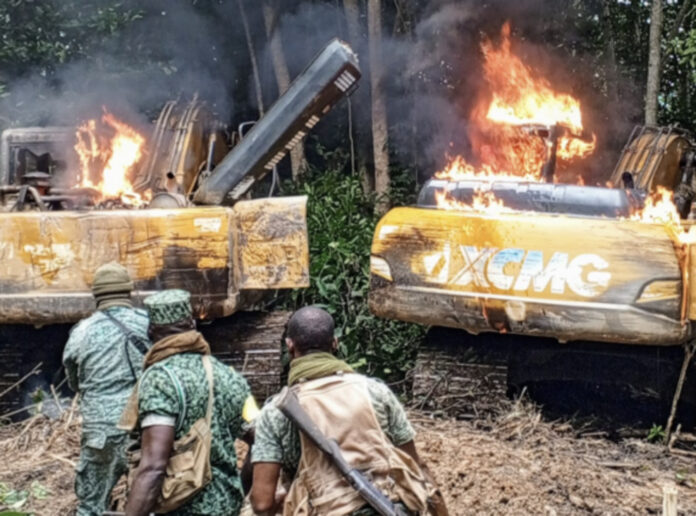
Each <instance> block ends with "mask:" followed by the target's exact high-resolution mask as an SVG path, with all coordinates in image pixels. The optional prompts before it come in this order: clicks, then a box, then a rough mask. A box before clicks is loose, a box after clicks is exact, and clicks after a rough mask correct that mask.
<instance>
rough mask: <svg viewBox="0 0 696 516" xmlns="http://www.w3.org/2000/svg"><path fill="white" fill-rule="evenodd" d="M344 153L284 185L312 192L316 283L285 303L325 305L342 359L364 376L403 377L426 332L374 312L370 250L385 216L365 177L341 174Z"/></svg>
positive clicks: (310, 205)
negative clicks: (366, 190) (362, 179)
mask: <svg viewBox="0 0 696 516" xmlns="http://www.w3.org/2000/svg"><path fill="white" fill-rule="evenodd" d="M337 153H338V154H337ZM341 157H342V155H341V151H336V152H332V153H330V154H329V155H327V159H326V160H325V161H326V162H327V163H330V164H331V165H333V166H332V167H331V168H329V169H328V170H323V171H322V170H318V169H316V168H313V169H310V170H309V171H308V172H307V174H306V175H305V176H304V178H303V180H302V181H301V182H300V183H299V184H292V183H285V184H284V185H283V188H282V194H283V195H290V194H305V195H307V196H308V197H309V201H308V208H307V223H308V230H309V256H310V282H311V285H310V287H309V288H308V289H301V290H295V291H293V292H290V293H287V294H283V298H282V299H281V301H282V303H283V304H284V305H285V306H286V307H287V308H289V309H297V308H300V307H302V306H306V305H319V306H322V307H323V308H325V309H326V310H327V311H328V312H330V313H331V314H332V315H333V317H334V319H335V321H336V332H337V337H338V338H339V342H340V352H341V354H342V356H343V357H344V358H345V359H346V360H348V362H349V363H350V364H351V365H353V366H355V367H357V368H359V369H360V370H361V371H362V372H365V373H366V374H370V375H375V376H379V377H381V378H383V379H385V380H386V381H397V380H400V379H402V378H403V376H404V374H405V373H406V371H408V370H409V369H411V368H412V366H413V361H414V359H415V351H416V347H417V345H418V343H419V342H420V340H421V338H422V336H423V333H424V329H423V328H422V327H420V326H416V325H412V324H406V323H401V322H397V321H387V320H383V319H378V318H376V317H374V316H373V315H372V314H371V313H370V311H369V308H368V303H367V298H368V292H369V280H370V275H369V267H370V247H371V245H372V235H373V233H374V229H375V225H376V224H377V222H378V220H379V217H378V216H376V215H375V213H374V208H375V198H374V196H373V195H366V194H365V193H364V192H363V189H362V187H361V185H360V180H359V178H358V177H356V176H353V175H350V174H345V173H343V172H341V170H342V169H343V167H341V166H340V163H341V159H340V158H341Z"/></svg>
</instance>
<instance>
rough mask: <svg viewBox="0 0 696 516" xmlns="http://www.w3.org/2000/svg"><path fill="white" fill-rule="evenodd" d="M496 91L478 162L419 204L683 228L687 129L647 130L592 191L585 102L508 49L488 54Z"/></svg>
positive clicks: (477, 121)
mask: <svg viewBox="0 0 696 516" xmlns="http://www.w3.org/2000/svg"><path fill="white" fill-rule="evenodd" d="M481 49H482V53H483V57H484V65H483V72H484V78H485V83H486V85H487V88H486V89H485V90H484V91H482V92H480V93H479V95H478V99H477V102H476V105H475V107H474V108H473V110H472V112H471V114H470V119H469V123H470V130H469V139H470V142H471V153H470V154H471V160H467V159H465V158H464V157H463V156H461V155H459V156H456V157H453V158H451V159H450V160H449V161H450V162H449V164H448V166H447V167H446V168H445V169H444V170H442V171H440V172H438V173H436V174H435V176H434V178H433V179H431V180H429V181H427V182H426V184H425V185H424V187H423V189H422V190H421V193H420V195H419V198H418V205H419V206H422V207H433V208H440V209H445V210H459V211H473V212H480V213H489V214H500V213H514V212H520V211H522V212H542V213H555V214H565V215H581V216H599V217H613V218H630V219H633V220H642V221H645V222H658V223H672V224H675V225H680V222H679V221H680V219H684V218H686V217H687V216H688V214H689V212H690V210H691V204H692V202H693V200H694V187H695V186H696V185H695V184H694V169H695V167H696V143H695V142H694V140H693V139H692V137H691V135H690V134H689V133H688V132H686V131H683V130H681V129H679V128H677V127H674V126H670V127H665V128H658V127H637V128H636V129H635V130H634V132H633V133H632V134H631V135H630V137H629V139H628V143H627V144H626V146H625V148H624V149H623V152H622V155H621V158H620V159H619V161H618V163H617V165H616V168H615V169H614V171H613V173H612V174H611V177H608V176H607V177H606V179H605V182H604V183H603V184H597V185H587V184H586V183H585V180H584V176H583V163H584V162H585V160H587V159H589V158H590V157H592V156H593V155H594V152H595V150H596V148H597V137H596V135H595V134H594V133H590V132H588V131H587V130H586V129H585V127H584V125H583V119H582V111H581V105H580V101H579V100H578V99H576V98H574V97H572V96H570V95H568V94H564V93H558V92H556V91H554V89H553V87H552V85H551V84H550V82H549V81H548V80H546V79H545V78H543V77H538V76H536V75H535V73H534V71H533V70H532V69H531V68H530V67H529V66H527V65H526V64H525V63H524V62H522V60H521V59H520V58H519V57H517V56H516V55H515V54H514V53H513V52H512V42H511V26H510V24H509V23H506V24H505V25H504V26H503V28H502V31H501V35H500V44H499V45H498V46H496V45H495V44H494V43H493V42H492V41H490V40H485V41H484V42H483V43H482V46H481Z"/></svg>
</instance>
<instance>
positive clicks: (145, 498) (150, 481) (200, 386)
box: [123, 290, 254, 516]
mask: <svg viewBox="0 0 696 516" xmlns="http://www.w3.org/2000/svg"><path fill="white" fill-rule="evenodd" d="M145 307H146V309H147V311H148V315H149V317H150V329H149V334H150V338H151V340H152V341H153V343H154V344H153V346H152V349H151V350H150V353H148V356H147V357H146V358H145V364H144V366H145V370H144V372H143V376H142V379H141V380H140V383H139V385H138V396H137V399H138V407H137V416H136V418H137V422H139V426H140V431H141V443H142V446H141V460H140V465H139V467H138V470H137V472H136V477H135V480H134V482H133V486H132V488H131V492H130V495H129V497H128V503H127V505H126V514H127V515H128V516H138V515H147V514H148V513H149V512H150V511H152V509H153V508H154V507H155V505H156V502H157V498H158V496H159V493H160V490H161V486H162V482H163V480H164V472H165V470H166V466H167V462H168V460H169V455H170V452H171V450H172V445H173V442H174V440H176V439H180V438H181V437H183V436H184V435H186V434H187V433H188V431H189V430H190V428H191V426H192V425H193V424H194V423H195V422H196V421H197V420H198V419H200V418H203V417H205V413H206V408H207V404H208V382H207V380H206V374H205V370H204V367H203V363H202V360H201V355H202V354H210V348H209V346H208V343H207V342H206V341H205V339H204V338H203V336H202V335H201V334H200V333H199V332H197V331H196V329H195V328H196V326H195V322H194V320H193V316H192V310H191V304H190V295H189V293H188V292H185V291H183V290H165V291H163V292H159V293H157V294H154V295H152V296H150V297H148V298H147V299H145ZM211 362H212V364H213V379H214V382H213V384H214V404H213V415H212V424H211V426H212V447H211V451H210V464H211V469H212V480H211V482H210V483H209V484H208V485H207V486H206V487H205V488H203V490H202V491H200V492H199V493H197V494H196V495H195V496H194V497H193V498H192V499H191V500H190V501H188V502H186V503H185V504H184V505H182V506H180V507H179V508H178V509H176V510H175V511H174V512H170V513H169V514H177V515H193V514H196V515H198V514H201V515H202V514H205V515H211V516H228V515H237V514H238V513H239V510H240V508H241V505H242V499H243V494H242V486H241V481H240V478H239V471H238V469H237V455H236V452H235V447H234V442H235V439H236V438H238V437H241V435H242V432H243V423H244V420H243V417H242V413H243V411H244V410H245V406H248V405H250V404H254V402H253V397H252V396H251V394H250V390H249V386H248V384H247V382H246V380H245V379H244V378H243V377H242V375H240V374H239V373H237V372H236V371H235V370H234V369H232V368H230V367H227V366H226V365H224V364H223V363H221V362H220V361H218V360H216V359H215V358H212V357H211ZM126 419H128V418H127V417H126V414H124V420H123V421H124V422H125V420H126Z"/></svg>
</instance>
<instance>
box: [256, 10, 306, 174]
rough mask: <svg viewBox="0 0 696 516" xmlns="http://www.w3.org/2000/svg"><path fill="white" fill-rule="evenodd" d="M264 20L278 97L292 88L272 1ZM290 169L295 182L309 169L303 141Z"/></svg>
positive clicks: (299, 144) (294, 153)
mask: <svg viewBox="0 0 696 516" xmlns="http://www.w3.org/2000/svg"><path fill="white" fill-rule="evenodd" d="M263 20H264V25H265V26H266V36H267V37H268V41H269V44H270V49H271V60H272V61H273V70H274V72H275V77H276V83H277V84H278V96H280V95H282V94H283V93H285V92H286V91H288V88H289V87H290V72H289V71H288V63H287V61H286V60H285V53H284V52H283V42H282V39H281V36H280V30H279V29H278V27H277V23H276V22H277V20H278V8H277V5H276V4H275V3H274V2H272V1H270V0H266V1H265V2H264V3H263ZM290 167H291V170H292V179H293V180H296V179H297V178H299V177H300V176H301V175H302V173H303V172H304V170H305V169H306V168H307V159H306V158H305V150H304V140H301V141H300V142H299V143H297V145H295V146H294V147H293V148H292V149H291V150H290Z"/></svg>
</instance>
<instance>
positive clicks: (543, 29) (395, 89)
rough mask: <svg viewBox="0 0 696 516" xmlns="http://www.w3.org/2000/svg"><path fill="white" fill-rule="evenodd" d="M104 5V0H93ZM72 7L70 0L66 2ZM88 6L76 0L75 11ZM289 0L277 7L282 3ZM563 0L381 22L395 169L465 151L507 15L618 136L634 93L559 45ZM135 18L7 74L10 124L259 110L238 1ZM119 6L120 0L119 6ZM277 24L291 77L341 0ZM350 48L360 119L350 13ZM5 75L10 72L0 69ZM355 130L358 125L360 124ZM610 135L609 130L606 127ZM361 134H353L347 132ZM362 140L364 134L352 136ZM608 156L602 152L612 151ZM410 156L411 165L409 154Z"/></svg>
mask: <svg viewBox="0 0 696 516" xmlns="http://www.w3.org/2000/svg"><path fill="white" fill-rule="evenodd" d="M101 2H102V3H103V5H109V4H111V2H107V1H106V0H101ZM74 3H75V5H76V6H78V5H79V4H80V2H74ZM98 3H99V2H96V3H95V2H94V1H85V2H84V4H85V9H87V8H94V6H95V4H98ZM290 3H291V4H293V5H292V7H287V5H286V4H290ZM567 3H568V2H566V1H564V0H518V1H509V0H489V1H480V0H459V1H455V0H431V1H421V2H411V5H412V6H413V10H414V13H413V14H414V16H413V18H414V19H415V20H417V21H416V22H415V23H414V25H413V26H412V30H411V31H410V34H394V31H393V30H392V29H393V27H396V26H397V25H398V24H397V23H395V21H396V20H394V19H392V18H390V17H389V16H385V20H384V43H383V50H384V58H383V64H384V74H385V81H386V82H385V89H386V94H387V103H388V108H389V123H390V127H391V142H390V144H391V152H392V154H393V155H394V157H395V158H396V159H397V160H398V161H399V162H401V163H403V164H405V165H406V166H409V165H411V166H413V165H415V166H418V167H420V168H425V169H434V168H436V167H438V166H441V165H442V164H443V162H444V160H445V157H446V155H447V154H454V153H459V152H466V150H467V132H466V131H467V115H468V111H469V110H470V108H471V106H472V102H474V101H475V99H476V94H477V92H478V89H479V88H480V87H481V85H482V77H481V53H480V41H481V38H482V36H484V35H486V36H488V37H493V38H495V37H496V35H497V33H498V31H499V30H500V27H501V25H502V24H503V23H504V21H505V20H508V19H509V20H510V21H511V23H512V26H513V31H514V32H513V34H514V37H515V38H516V41H518V43H517V45H516V50H517V51H518V52H521V53H522V54H523V55H524V57H525V59H527V60H528V62H529V63H530V64H533V65H534V67H535V68H536V69H538V70H539V71H540V72H541V73H543V74H544V75H546V76H547V77H548V78H549V79H550V80H551V82H552V83H553V84H554V86H557V87H558V89H560V90H561V91H565V92H567V93H571V94H574V95H577V96H579V97H580V98H581V100H583V108H584V109H583V111H584V115H585V119H586V120H587V125H589V126H590V128H591V129H594V130H595V131H597V132H598V138H599V141H600V148H601V144H602V141H603V139H604V140H609V139H611V140H614V139H616V140H617V141H621V140H622V139H623V138H625V137H626V136H627V130H628V129H627V120H629V119H630V118H631V117H632V116H634V115H635V112H634V111H635V110H634V106H635V105H639V104H640V101H639V99H629V100H628V101H627V102H624V104H621V105H613V106H611V109H610V110H608V108H607V106H606V101H605V100H604V98H603V97H602V96H601V95H598V94H597V91H596V85H595V84H594V83H595V82H596V81H595V79H596V77H595V74H594V73H593V71H592V69H591V66H592V65H593V63H595V61H593V59H592V56H588V55H576V56H574V57H573V58H572V59H569V57H568V56H569V53H568V51H564V50H558V48H557V47H558V46H559V42H560V43H561V44H565V46H566V47H571V46H572V45H573V42H574V40H576V39H577V38H578V37H579V36H578V35H577V34H576V33H575V30H576V29H575V27H574V26H572V25H571V24H569V23H568V22H565V21H564V20H565V19H566V18H562V17H560V16H559V15H558V11H559V9H558V6H559V4H567ZM131 4H132V5H133V6H135V7H137V8H142V9H143V10H144V11H145V13H144V16H143V17H142V18H141V19H139V20H136V21H134V22H131V23H130V24H129V25H128V27H127V28H126V29H125V30H123V31H122V32H120V33H118V34H117V35H116V36H112V37H108V38H105V39H104V40H103V41H102V42H100V43H99V44H97V45H94V46H93V49H92V50H91V51H90V53H88V55H87V56H86V57H84V58H80V59H74V60H72V61H71V62H69V63H68V64H64V65H61V66H58V67H56V69H55V71H54V72H51V73H49V76H48V80H47V77H46V71H45V70H37V71H36V73H35V74H28V75H26V76H24V77H21V78H14V80H12V81H11V83H10V88H9V90H10V92H11V94H10V95H9V96H8V97H6V98H5V99H4V100H3V102H2V104H0V112H2V113H3V114H5V113H9V114H11V117H10V118H12V119H13V120H14V121H16V123H56V124H73V123H75V122H76V121H79V120H80V119H83V118H87V117H91V116H95V114H96V113H98V112H99V111H100V110H101V106H102V105H107V106H108V107H109V108H110V109H111V110H113V111H114V112H116V113H117V114H119V115H120V116H125V117H126V118H127V119H129V120H131V121H139V122H140V123H141V124H142V123H144V122H145V121H146V120H148V119H152V118H153V117H154V116H155V115H156V113H157V111H158V110H159V108H160V106H161V105H162V104H163V103H164V102H165V101H166V100H167V99H170V98H176V97H182V98H189V97H190V96H191V95H192V94H193V93H194V92H198V94H199V95H200V96H201V97H202V98H204V99H206V100H207V101H208V102H209V103H211V104H212V105H214V107H215V109H216V110H217V112H218V113H219V114H220V116H221V117H222V118H223V119H225V120H229V121H233V122H234V123H235V124H236V123H239V122H241V121H243V120H248V119H249V118H253V117H255V116H256V106H255V104H256V100H255V98H256V96H255V94H254V91H253V82H252V81H251V68H250V64H249V54H248V50H247V47H246V43H245V38H244V32H243V26H242V23H241V21H240V15H239V6H238V2H237V1H235V0H211V1H209V2H201V1H198V2H195V1H191V0H149V1H148V2H147V3H143V5H142V6H141V5H139V4H140V3H139V2H135V1H134V0H131ZM260 4H261V2H248V1H247V2H245V5H246V11H247V16H248V20H249V26H250V30H251V32H252V37H253V42H254V45H255V47H256V55H257V58H258V62H259V67H260V72H261V74H260V75H261V80H262V86H263V96H264V102H265V104H266V106H268V105H269V104H270V103H271V102H272V101H273V100H274V99H275V98H276V97H277V86H276V83H275V78H274V75H273V68H272V65H271V57H270V51H269V49H268V46H267V43H266V41H267V38H266V35H265V28H264V23H263V17H262V12H261V8H260ZM125 5H128V2H126V4H125ZM278 5H280V6H281V7H282V9H283V12H282V14H281V16H280V18H279V20H278V23H277V30H280V33H281V37H282V43H283V50H284V52H285V57H286V59H287V62H288V66H289V69H290V74H291V77H294V76H296V75H297V74H298V73H300V72H301V70H302V69H303V67H304V66H306V65H307V63H308V62H309V61H310V60H311V58H312V56H313V55H315V54H316V53H317V52H318V51H319V50H320V49H321V48H322V47H323V46H324V45H325V44H326V43H328V42H329V41H330V40H331V39H332V38H334V37H342V38H344V39H347V37H348V35H347V28H346V21H345V17H344V12H343V8H342V4H341V2H311V1H306V2H301V1H296V2H285V1H284V2H278ZM361 23H362V27H363V32H362V34H361V40H360V41H357V42H355V41H353V42H351V43H352V44H353V46H354V47H355V50H356V51H357V52H358V54H359V57H360V61H361V66H362V68H363V72H364V79H363V81H362V84H361V86H360V89H359V91H358V92H357V93H356V94H355V95H354V97H353V99H352V110H353V118H354V119H353V125H354V126H355V127H357V129H358V133H360V132H361V131H360V129H361V128H364V127H369V116H370V102H369V84H368V82H367V81H369V77H368V73H367V72H368V63H367V41H366V35H365V32H366V20H365V18H364V17H363V18H362V19H361ZM6 79H7V78H6ZM346 113H347V110H346V109H341V108H339V109H337V110H335V112H334V113H333V114H332V115H331V116H330V117H329V118H328V119H327V120H325V121H324V122H323V123H322V124H320V125H319V126H318V127H317V131H318V132H319V133H320V134H321V135H322V140H324V141H325V142H326V143H327V144H328V145H331V144H334V143H337V142H339V141H341V140H342V139H343V138H344V136H345V135H344V133H345V131H346V130H347V128H346V118H347V116H346ZM593 126H594V127H593ZM364 132H365V131H363V133H364ZM614 133H620V136H616V135H615V134H614ZM358 140H359V141H360V140H361V138H358ZM367 140H368V139H367V138H362V142H363V145H365V144H366V143H365V142H367ZM612 159H613V157H612ZM415 162H417V163H415Z"/></svg>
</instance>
